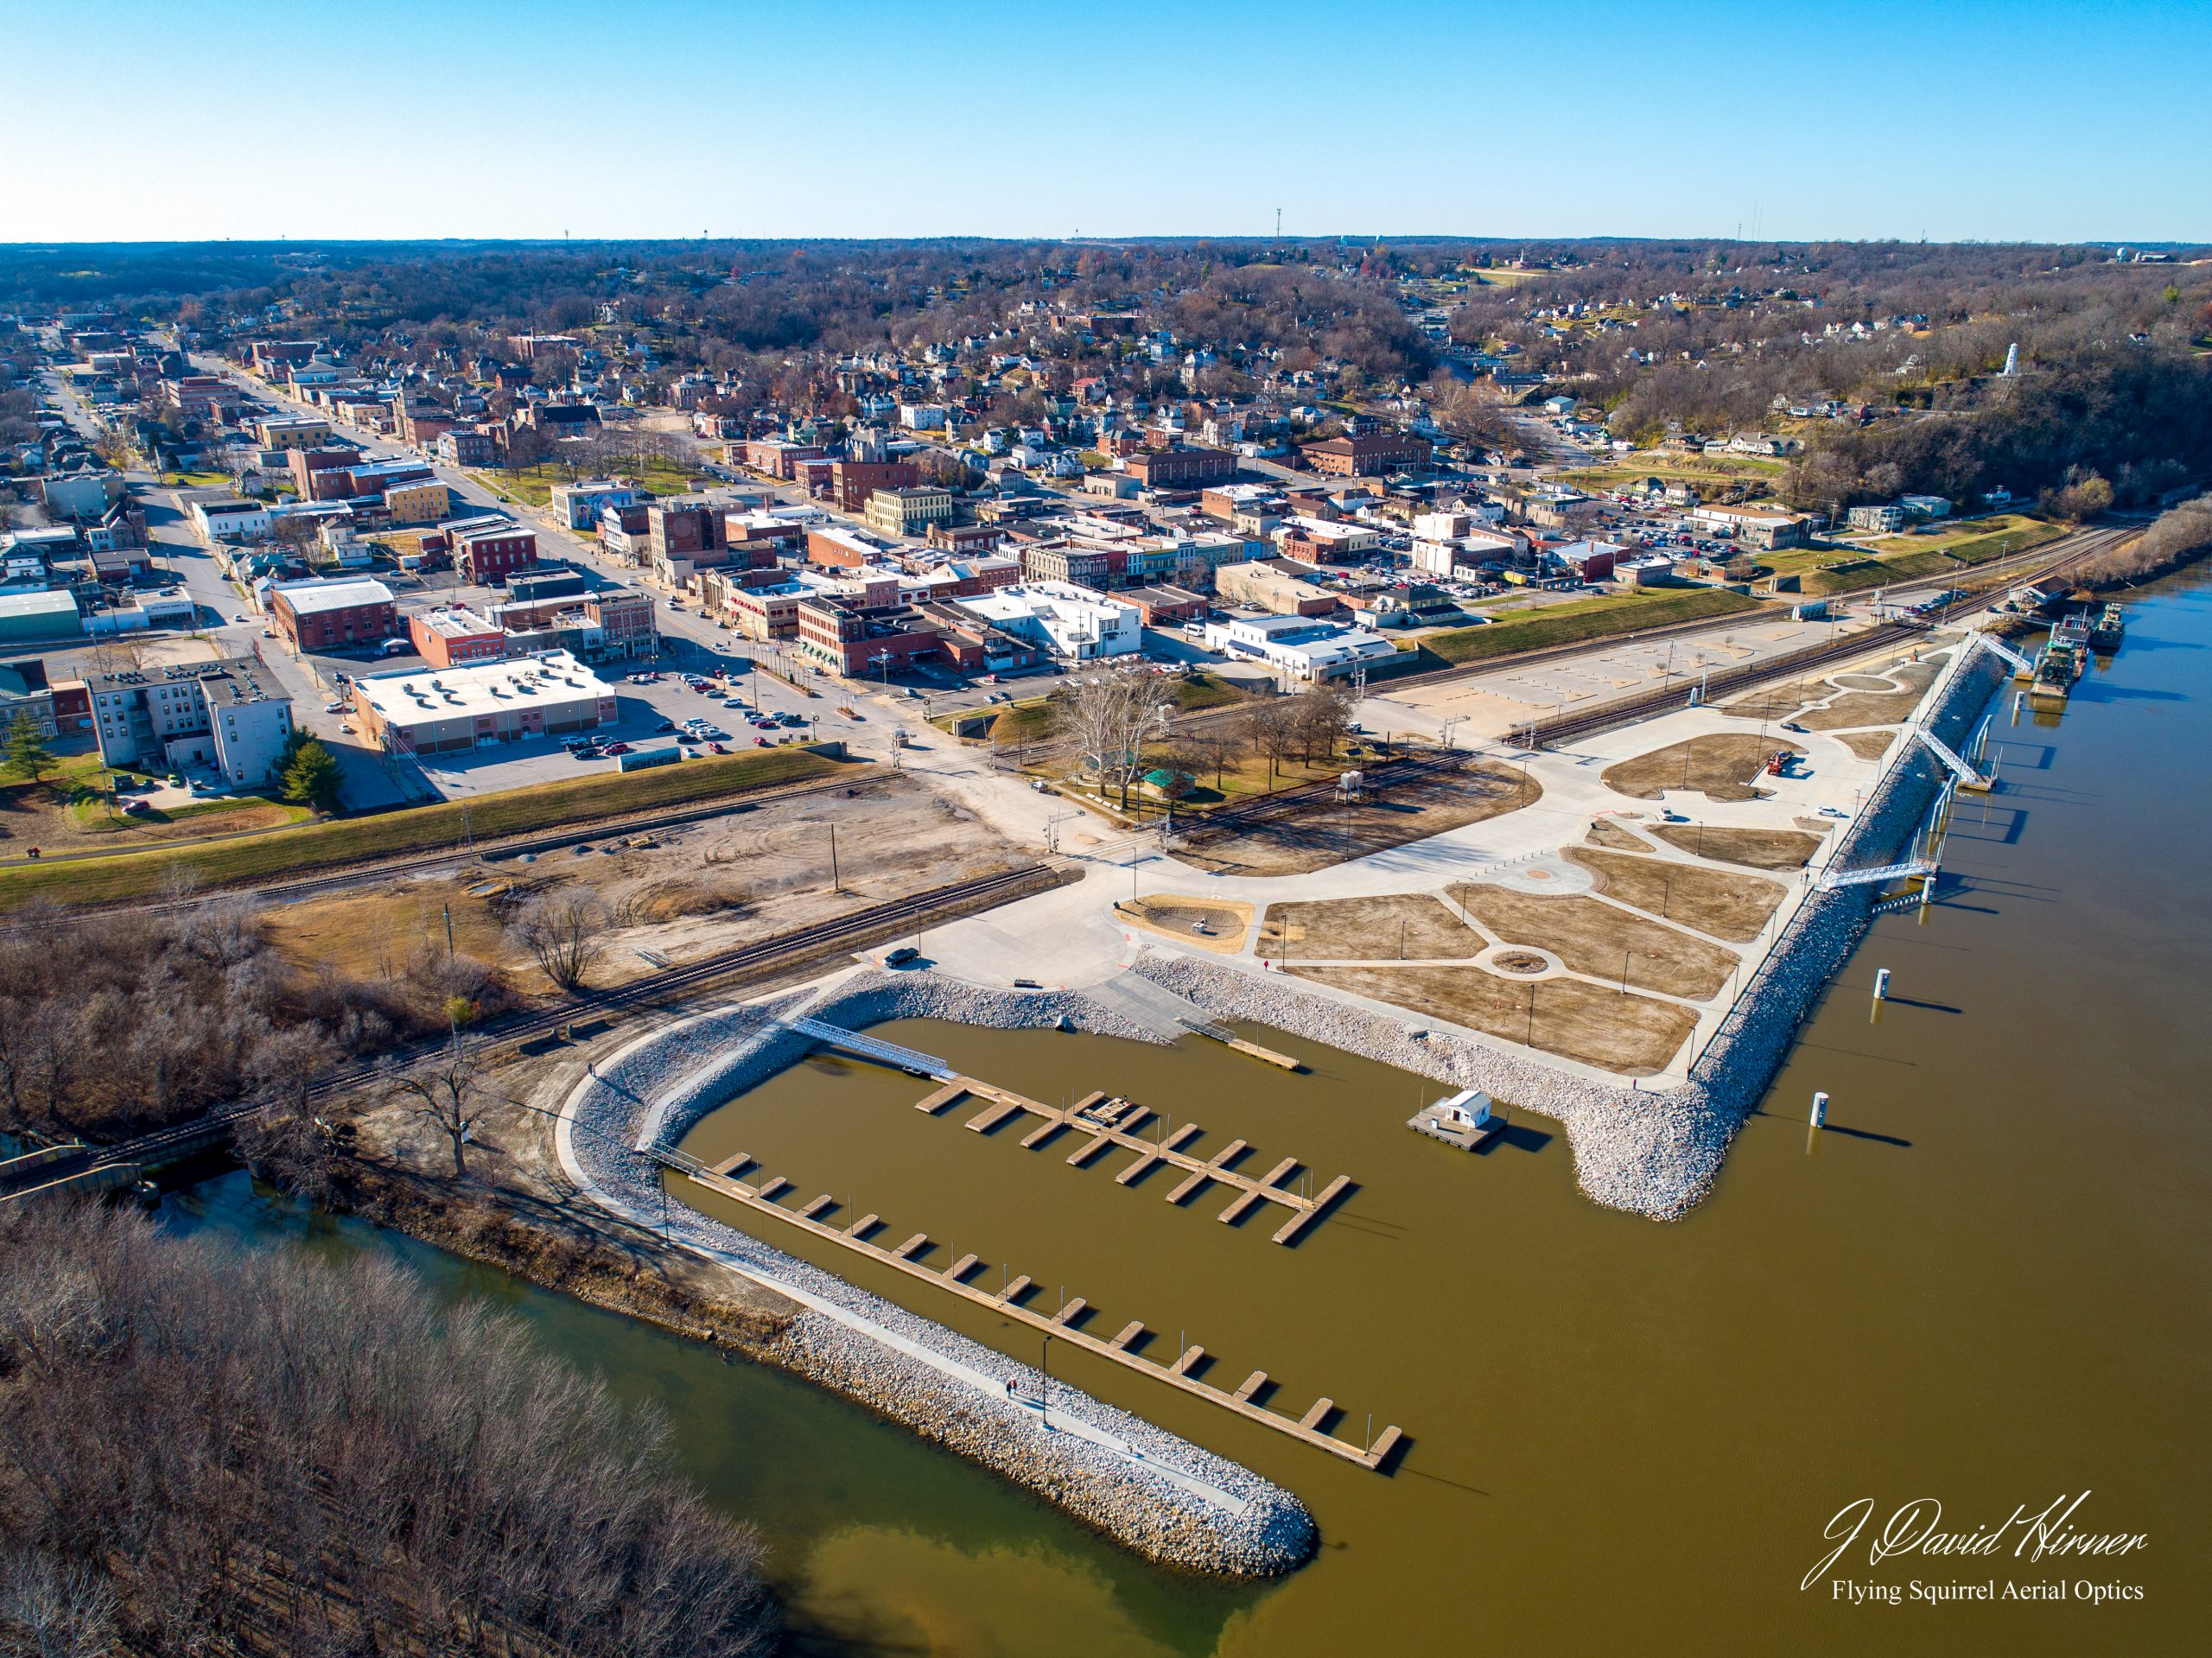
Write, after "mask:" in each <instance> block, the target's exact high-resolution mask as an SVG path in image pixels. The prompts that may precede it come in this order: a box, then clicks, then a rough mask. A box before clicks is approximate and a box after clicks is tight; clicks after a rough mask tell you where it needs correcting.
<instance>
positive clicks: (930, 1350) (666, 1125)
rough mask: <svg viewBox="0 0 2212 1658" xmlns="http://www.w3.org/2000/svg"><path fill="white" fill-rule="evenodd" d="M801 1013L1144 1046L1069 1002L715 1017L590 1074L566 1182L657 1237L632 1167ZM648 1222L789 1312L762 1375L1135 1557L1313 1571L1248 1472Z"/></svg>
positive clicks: (832, 1287)
mask: <svg viewBox="0 0 2212 1658" xmlns="http://www.w3.org/2000/svg"><path fill="white" fill-rule="evenodd" d="M798 1013H806V1014H809V1015H810V1016H812V1017H814V1018H817V1019H821V1020H828V1021H830V1022H833V1023H836V1024H839V1025H843V1026H848V1027H856V1026H863V1025H868V1024H871V1023H874V1022H875V1021H877V1020H891V1019H940V1020H955V1021H957V1022H959V1023H962V1024H968V1025H977V1026H996V1027H1000V1028H1005V1029H1025V1028H1037V1027H1052V1026H1065V1027H1067V1028H1072V1029H1077V1030H1084V1031H1090V1032H1097V1033H1100V1034H1103V1035H1111V1036H1122V1037H1128V1038H1130V1039H1135V1040H1138V1041H1149V1042H1158V1041H1159V1040H1160V1039H1159V1038H1158V1037H1157V1036H1155V1035H1154V1034H1153V1033H1152V1032H1149V1031H1147V1030H1146V1029H1144V1028H1142V1027H1141V1026H1137V1025H1135V1024H1134V1023H1132V1022H1131V1021H1129V1020H1126V1019H1123V1018H1121V1017H1119V1016H1117V1015H1116V1014H1114V1013H1110V1012H1109V1011H1108V1010H1106V1009H1103V1008H1102V1007H1097V1006H1096V1005H1094V1004H1092V1003H1090V1002H1089V1001H1085V1000H1084V998H1082V997H1080V996H1077V995H1074V994H1069V993H1065V992H1056V993H1044V994H1032V993H1023V992H1009V991H997V990H992V989H988V988H982V987H976V986H969V985H963V984H960V983H957V982H956V981H950V980H946V979H942V978H938V977H937V976H936V975H931V974H926V973H906V974H897V975H892V974H883V973H878V972H874V971H873V970H870V971H864V972H862V973H860V974H858V975H854V976H852V977H850V978H849V979H847V980H846V981H844V982H842V984H840V985H838V986H836V987H835V988H832V989H830V990H829V991H828V992H826V993H816V992H811V991H803V992H798V993H795V994H792V995H790V996H786V997H783V998H779V999H777V1000H775V1001H771V1002H767V1003H765V1004H757V1005H747V1006H733V1007H722V1008H718V1009H715V1010H714V1011H712V1012H709V1013H703V1014H701V1015H699V1016H698V1017H696V1018H695V1019H692V1020H687V1021H685V1022H684V1023H683V1024H681V1025H677V1026H671V1027H668V1028H666V1029H664V1030H662V1031H659V1032H655V1033H654V1034H652V1035H651V1036H648V1037H646V1038H644V1039H640V1040H639V1041H638V1042H635V1043H632V1044H631V1045H629V1046H628V1047H626V1048H625V1049H624V1050H622V1051H620V1052H619V1053H618V1054H616V1055H615V1056H614V1057H613V1058H611V1059H610V1060H608V1061H607V1062H605V1063H603V1064H598V1065H597V1066H596V1067H595V1069H594V1073H593V1074H592V1075H590V1076H588V1077H586V1078H585V1079H584V1080H583V1081H582V1083H579V1084H578V1085H577V1087H576V1088H575V1089H574V1090H573V1091H572V1092H571V1094H570V1096H569V1101H568V1103H567V1106H566V1109H565V1111H564V1115H563V1134H562V1147H561V1150H562V1155H563V1160H564V1162H566V1163H568V1164H569V1170H570V1173H571V1174H572V1176H573V1177H574V1178H575V1179H576V1180H577V1181H578V1183H579V1184H580V1185H582V1186H584V1188H585V1189H586V1190H587V1191H589V1192H590V1193H591V1194H592V1195H593V1196H594V1197H595V1198H597V1200H598V1201H600V1202H601V1203H602V1204H605V1205H607V1207H608V1208H610V1209H612V1210H614V1211H615V1212H617V1213H619V1214H621V1215H623V1216H624V1217H626V1218H628V1219H629V1220H631V1221H632V1222H633V1223H636V1224H638V1225H640V1226H644V1227H648V1228H651V1229H654V1230H658V1229H659V1228H660V1226H661V1217H662V1208H663V1193H662V1186H661V1178H662V1168H661V1166H660V1165H659V1164H658V1162H656V1161H654V1160H653V1159H652V1157H650V1156H648V1155H645V1153H644V1152H643V1151H642V1150H641V1149H640V1148H641V1147H652V1148H658V1149H668V1148H672V1147H674V1146H675V1145H676V1143H677V1141H678V1140H681V1139H682V1138H683V1135H684V1134H685V1133H686V1132H687V1131H688V1130H689V1129H690V1128H691V1127H692V1125H693V1124H695V1123H696V1122H697V1121H698V1120H699V1119H700V1118H701V1117H702V1116H703V1115H705V1114H706V1113H707V1112H709V1111H711V1110H713V1109H715V1107H717V1106H719V1105H721V1104H722V1103H723V1102H726V1101H728V1099H730V1098H731V1097H732V1096H734V1095H736V1094H739V1093H741V1092H742V1091H743V1090H744V1089H747V1088H749V1087H752V1086H753V1084H755V1083H759V1082H760V1081H762V1080H764V1079H765V1078H766V1077H770V1076H772V1075H774V1074H775V1073H776V1072H778V1071H779V1070H784V1069H785V1067H787V1066H789V1065H791V1064H793V1063H795V1062H796V1061H797V1060H798V1059H799V1058H802V1057H803V1056H804V1054H805V1053H806V1052H808V1051H810V1049H812V1048H813V1046H814V1042H813V1040H812V1039H810V1038H809V1037H806V1036H804V1035H802V1034H799V1033H798V1032H792V1031H790V1030H789V1029H787V1028H785V1026H783V1025H782V1024H780V1023H779V1018H781V1017H789V1016H791V1015H795V1014H798ZM667 1216H668V1220H667V1226H668V1230H669V1236H670V1239H671V1242H676V1243H680V1244H682V1245H683V1247H685V1248H690V1249H692V1250H694V1251H696V1253H698V1254H701V1255H705V1256H707V1257H708V1258H709V1259H711V1260H714V1261H719V1262H721V1264H723V1265H725V1266H727V1267H730V1268H732V1269H733V1270H735V1271H737V1272H740V1273H741V1274H744V1275H745V1276H747V1278H749V1279H752V1280H754V1281H756V1282H758V1283H760V1284H763V1285H765V1286H767V1287H769V1288H771V1289H773V1290H775V1291H777V1292H779V1293H782V1294H784V1295H785V1296H786V1297H788V1298H789V1299H791V1300H793V1301H794V1302H795V1303H797V1304H798V1307H799V1308H800V1311H799V1312H798V1314H797V1316H795V1317H794V1318H792V1319H791V1321H790V1322H789V1324H787V1325H786V1326H785V1329H784V1331H782V1333H781V1334H780V1335H779V1336H778V1337H776V1338H775V1339H774V1341H773V1342H772V1344H771V1345H770V1347H769V1349H768V1350H767V1352H766V1355H765V1356H766V1357H769V1358H771V1359H772V1360H773V1361H774V1362H776V1363H781V1364H783V1365H785V1367H787V1368H789V1369H791V1370H793V1371H795V1372H797V1373H798V1374H799V1375H804V1376H807V1377H809V1378H810V1379H811V1380H814V1381H816V1382H820V1383H822V1384H823V1386H825V1387H829V1388H832V1389H834V1390H836V1392H839V1393H842V1394H846V1395H847V1396H849V1397H850V1398H853V1399H856V1400H859V1401H861V1402H863V1403H865V1404H867V1405H868V1406H869V1407H872V1408H873V1409H874V1410H877V1411H879V1412H880V1413H882V1414H883V1415H885V1416H887V1417H889V1418H891V1419H892V1420H894V1421H898V1422H900V1423H902V1424H904V1425H905V1426H908V1427H911V1428H912V1429H913V1430H914V1431H916V1432H918V1433H920V1434H922V1435H923V1436H924V1437H925V1438H926V1439H933V1440H936V1441H937V1442H938V1443H939V1444H942V1445H946V1446H948V1447H950V1449H952V1450H954V1451H956V1452H959V1453H960V1454H961V1455H963V1456H965V1457H967V1458H970V1459H971V1460H973V1461H975V1462H977V1463H979V1464H982V1465H983V1466H985V1467H988V1468H990V1469H992V1470H994V1471H996V1472H998V1473H1000V1474H1001V1475H1003V1476H1005V1477H1007V1478H1008V1479H1011V1480H1013V1481H1014V1482H1015V1483H1018V1484H1020V1485H1022V1486H1025V1487H1027V1489H1029V1490H1032V1491H1034V1492H1036V1493H1038V1494H1039V1496H1044V1497H1046V1498H1047V1499H1049V1500H1050V1501H1052V1502H1056V1503H1058V1505H1059V1506H1060V1507H1062V1508H1064V1509H1066V1510H1067V1511H1068V1512H1069V1513H1071V1514H1072V1515H1076V1516H1077V1518H1079V1519H1081V1520H1083V1521H1085V1522H1087V1523H1089V1524H1090V1525H1092V1526H1094V1527H1096V1528H1097V1529H1098V1530H1100V1531H1102V1532H1103V1533H1105V1534H1107V1535H1108V1536H1109V1537H1112V1538H1114V1539H1115V1540H1117V1541H1118V1542H1120V1543H1122V1544H1123V1545H1124V1546H1126V1547H1128V1548H1131V1549H1133V1550H1135V1552H1136V1553H1140V1554H1141V1555H1143V1556H1145V1557H1146V1558H1147V1559H1149V1560H1157V1561H1159V1562H1160V1563H1162V1564H1164V1565H1168V1566H1177V1567H1180V1568H1183V1569H1185V1570H1190V1571H1195V1572H1211V1573H1218V1574H1224V1575H1229V1576H1237V1577H1261V1576H1268V1575H1272V1574H1274V1573H1278V1572H1287V1571H1289V1570H1291V1569H1292V1568H1294V1567H1295V1566H1299V1565H1300V1564H1301V1563H1303V1562H1304V1561H1305V1560H1307V1559H1308V1558H1309V1557H1310V1556H1311V1555H1312V1553H1313V1547H1314V1544H1315V1531H1314V1526H1313V1518H1312V1516H1311V1515H1309V1514H1308V1513H1307V1512H1306V1509H1305V1507H1304V1505H1303V1504H1301V1503H1300V1502H1299V1500H1298V1499H1297V1498H1296V1497H1295V1496H1292V1495H1291V1494H1290V1493H1289V1492H1287V1491H1285V1490H1281V1488H1280V1487H1278V1486H1275V1485H1273V1484H1271V1483H1268V1481H1266V1480H1264V1479H1262V1478H1261V1477H1259V1476H1258V1475H1256V1474H1254V1473H1253V1472H1251V1471H1249V1469H1245V1468H1243V1467H1240V1466H1239V1465H1238V1464H1235V1463H1232V1462H1230V1461H1229V1460H1227V1459H1226V1458H1221V1457H1217V1456H1215V1455H1214V1454H1213V1453H1212V1452H1208V1451H1205V1450H1203V1449H1201V1448H1200V1447H1198V1446H1197V1445H1192V1444H1190V1443H1189V1442H1188V1441H1186V1440H1184V1439H1178V1438H1177V1437H1176V1436H1174V1435H1173V1434H1171V1433H1168V1432H1166V1431H1165V1430H1163V1429H1160V1428H1158V1427H1155V1426H1153V1425H1152V1424H1151V1423H1149V1422H1147V1421H1145V1420H1142V1419H1141V1418H1139V1417H1136V1416H1134V1415H1132V1414H1130V1413H1128V1412H1126V1411H1122V1410H1120V1409H1117V1408H1116V1407H1113V1406H1110V1405H1108V1404H1106V1403H1104V1402H1103V1401H1100V1400H1097V1399H1095V1398H1093V1397H1091V1396H1090V1394H1085V1393H1083V1392H1081V1391H1079V1390H1077V1389H1076V1388H1071V1387H1069V1386H1067V1385H1066V1384H1065V1383H1064V1382H1058V1381H1055V1380H1053V1379H1052V1378H1050V1377H1047V1376H1046V1375H1044V1374H1043V1373H1042V1372H1040V1371H1039V1370H1037V1369H1033V1367H1031V1366H1029V1365H1026V1364H1023V1363H1020V1362H1018V1361H1016V1360H1014V1359H1010V1358H1008V1357H1007V1356H1005V1355H1004V1354H1002V1353H1000V1352H997V1351H995V1350H993V1349H991V1348H989V1347H987V1346H985V1345H983V1344H982V1343H979V1342H975V1341H971V1340H969V1338H968V1337H964V1336H961V1335H958V1334H957V1333H956V1332H954V1331H951V1330H949V1329H947V1328H945V1327H944V1325H942V1324H937V1323H935V1322H933V1321H932V1320H930V1319H928V1318H921V1317H919V1316H918V1315H916V1314H914V1313H912V1312H907V1311H906V1309H905V1308H903V1307H900V1306H899V1305H896V1304H895V1303H893V1302H891V1301H887V1300H885V1299H883V1298H881V1297H880V1296H876V1295H872V1294H870V1293H868V1292H866V1291H864V1290H861V1289H860V1288H859V1287H857V1286H855V1285H853V1284H850V1283H848V1282H847V1281H846V1280H843V1279H842V1278H840V1277H838V1276H837V1275H836V1274H834V1273H830V1272H826V1271H824V1270H823V1269H822V1268H820V1267H816V1266H813V1265H811V1264H810V1263H809V1262H807V1261H802V1260H799V1259H798V1258H797V1257H796V1256H793V1255H787V1254H785V1252H783V1251H782V1250H780V1249H778V1248H773V1247H772V1245H770V1244H767V1243H766V1242H762V1241H761V1240H760V1239H758V1238H754V1237H752V1236H748V1235H747V1234H746V1233H744V1232H741V1231H740V1230H738V1229H736V1228H734V1227H732V1226H728V1225H726V1224H724V1223H721V1222H719V1221H715V1220H712V1219H710V1218H709V1217H706V1216H704V1215H702V1214H700V1213H698V1212H697V1211H696V1210H692V1209H690V1208H689V1207H686V1206H683V1205H681V1204H669V1205H668V1206H667Z"/></svg>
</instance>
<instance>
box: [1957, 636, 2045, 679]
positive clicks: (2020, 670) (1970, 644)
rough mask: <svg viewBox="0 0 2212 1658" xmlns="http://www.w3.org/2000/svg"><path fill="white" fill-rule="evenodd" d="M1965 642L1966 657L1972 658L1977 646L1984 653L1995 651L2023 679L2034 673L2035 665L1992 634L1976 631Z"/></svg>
mask: <svg viewBox="0 0 2212 1658" xmlns="http://www.w3.org/2000/svg"><path fill="white" fill-rule="evenodd" d="M1977 646H1979V647H1980V648H1981V649H1983V650H1985V651H1995V652H1996V653H1997V655H1998V656H1999V657H2002V658H2004V660H2005V661H2006V662H2008V663H2010V664H2012V671H2013V672H2014V673H2016V674H2018V675H2019V676H2020V677H2022V678H2023V679H2025V678H2028V677H2031V676H2032V675H2033V674H2034V673H2035V670H2036V667H2035V664H2033V663H2032V662H2030V661H2029V660H2028V659H2027V658H2026V657H2024V656H2022V655H2021V654H2020V653H2019V652H2018V651H2015V650H2014V649H2013V648H2012V646H2011V645H2007V644H2005V641H2004V640H2002V639H2000V638H1997V637H1995V636H1994V635H1993V634H1989V633H1985V632H1981V631H1980V630H1979V629H1976V630H1975V631H1974V632H1971V633H1969V634H1967V650H1966V654H1967V656H1972V655H1973V654H1974V650H1975V648H1976V647H1977ZM1963 664H1964V658H1963V657H1962V658H1961V665H1963Z"/></svg>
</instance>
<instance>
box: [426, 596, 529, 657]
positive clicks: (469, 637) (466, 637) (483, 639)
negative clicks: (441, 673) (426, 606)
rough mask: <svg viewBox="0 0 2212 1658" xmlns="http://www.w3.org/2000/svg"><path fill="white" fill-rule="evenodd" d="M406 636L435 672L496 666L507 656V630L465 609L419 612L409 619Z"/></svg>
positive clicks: (455, 608) (489, 619) (455, 607)
mask: <svg viewBox="0 0 2212 1658" xmlns="http://www.w3.org/2000/svg"><path fill="white" fill-rule="evenodd" d="M407 636H408V638H410V639H412V640H413V641H414V642H415V649H416V651H419V652H420V653H421V654H422V657H423V661H425V662H427V663H429V664H430V666H432V667H433V668H463V667H467V666H468V665H469V664H473V663H479V662H497V661H498V660H499V658H500V657H504V656H505V655H506V653H507V635H506V630H505V629H504V628H503V627H501V626H499V623H497V622H495V621H493V619H491V618H490V617H488V616H480V615H478V614H477V613H475V612H474V611H473V610H470V609H469V608H468V607H466V606H463V605H456V606H454V607H449V608H448V607H440V608H438V609H436V610H418V611H416V613H414V614H413V615H411V616H410V617H409V618H408V619H407Z"/></svg>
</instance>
